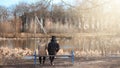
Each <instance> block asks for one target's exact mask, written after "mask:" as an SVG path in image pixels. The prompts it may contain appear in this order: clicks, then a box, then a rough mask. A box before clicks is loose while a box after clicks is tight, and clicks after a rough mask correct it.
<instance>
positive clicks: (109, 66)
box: [0, 57, 120, 68]
mask: <svg viewBox="0 0 120 68" xmlns="http://www.w3.org/2000/svg"><path fill="white" fill-rule="evenodd" d="M48 61H49V60H46V63H45V64H44V65H40V64H39V63H37V65H34V64H33V61H32V60H29V61H28V60H27V61H24V62H23V63H22V64H16V65H1V66H0V68H120V63H119V62H120V57H97V58H95V57H91V58H88V57H84V58H83V57H81V58H80V57H79V58H75V63H74V64H72V63H71V62H70V60H66V59H55V62H54V63H55V65H54V66H51V65H49V62H48Z"/></svg>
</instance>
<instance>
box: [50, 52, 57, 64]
mask: <svg viewBox="0 0 120 68" xmlns="http://www.w3.org/2000/svg"><path fill="white" fill-rule="evenodd" d="M49 55H56V52H49ZM54 58H55V56H50V57H49V60H50V63H51V64H52V63H53V61H54Z"/></svg>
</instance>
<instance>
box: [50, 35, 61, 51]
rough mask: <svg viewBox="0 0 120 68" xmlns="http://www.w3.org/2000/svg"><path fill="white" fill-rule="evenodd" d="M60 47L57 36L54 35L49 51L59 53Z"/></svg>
mask: <svg viewBox="0 0 120 68" xmlns="http://www.w3.org/2000/svg"><path fill="white" fill-rule="evenodd" d="M59 49H60V47H59V44H58V43H57V42H56V37H54V36H52V39H51V42H50V43H49V44H48V52H54V53H57V52H58V51H59Z"/></svg>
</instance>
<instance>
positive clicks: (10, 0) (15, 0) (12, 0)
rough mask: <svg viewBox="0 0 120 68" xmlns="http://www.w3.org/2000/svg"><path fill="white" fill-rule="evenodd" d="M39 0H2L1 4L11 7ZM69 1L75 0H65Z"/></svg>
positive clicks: (55, 1)
mask: <svg viewBox="0 0 120 68" xmlns="http://www.w3.org/2000/svg"><path fill="white" fill-rule="evenodd" d="M37 1H39V0H0V6H5V7H10V6H12V5H16V4H19V3H20V2H26V3H34V2H37ZM64 1H65V2H67V3H72V2H73V1H74V0H64ZM53 2H54V3H59V2H61V0H53Z"/></svg>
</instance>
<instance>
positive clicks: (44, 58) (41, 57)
mask: <svg viewBox="0 0 120 68" xmlns="http://www.w3.org/2000/svg"><path fill="white" fill-rule="evenodd" d="M45 60H46V57H45V56H40V57H39V62H40V64H41V63H42V62H43V64H44V63H45Z"/></svg>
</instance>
